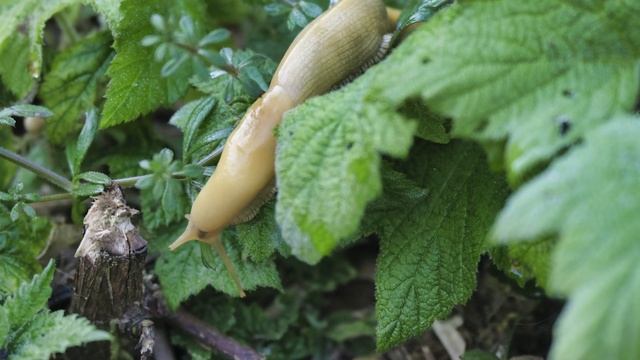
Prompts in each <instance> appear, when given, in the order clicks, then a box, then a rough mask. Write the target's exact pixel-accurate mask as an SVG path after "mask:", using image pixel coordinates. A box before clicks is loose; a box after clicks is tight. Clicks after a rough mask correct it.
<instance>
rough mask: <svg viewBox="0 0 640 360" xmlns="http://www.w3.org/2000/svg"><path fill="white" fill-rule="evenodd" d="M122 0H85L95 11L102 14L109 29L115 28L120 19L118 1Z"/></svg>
mask: <svg viewBox="0 0 640 360" xmlns="http://www.w3.org/2000/svg"><path fill="white" fill-rule="evenodd" d="M121 1H122V0H85V3H88V4H89V5H91V7H93V8H94V9H95V10H96V12H98V13H99V14H100V15H102V16H104V18H105V19H106V20H107V23H108V24H109V27H110V28H111V29H116V28H117V27H118V23H119V22H120V20H121V19H122V15H121V14H120V2H121Z"/></svg>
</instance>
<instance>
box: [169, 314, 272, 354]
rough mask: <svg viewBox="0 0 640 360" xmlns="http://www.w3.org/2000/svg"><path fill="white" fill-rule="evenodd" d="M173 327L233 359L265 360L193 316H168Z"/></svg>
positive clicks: (255, 352)
mask: <svg viewBox="0 0 640 360" xmlns="http://www.w3.org/2000/svg"><path fill="white" fill-rule="evenodd" d="M166 319H167V320H168V321H169V322H170V323H172V324H173V325H175V326H177V327H179V328H180V329H182V330H183V331H185V332H186V333H188V334H190V335H192V336H193V337H195V338H196V339H197V340H198V341H200V342H201V343H202V344H204V345H207V346H208V347H210V348H213V349H216V350H218V351H220V352H222V353H223V354H225V355H227V356H229V357H230V358H232V359H246V360H254V359H255V360H258V359H264V356H262V355H260V354H259V353H258V352H257V351H255V350H253V349H251V348H250V347H247V346H244V345H242V344H240V343H238V342H237V341H236V340H234V339H232V338H230V337H226V336H224V335H222V334H221V333H219V332H218V331H217V330H216V329H214V328H212V327H211V326H209V325H208V324H206V323H204V322H203V321H201V320H200V319H197V318H196V317H194V316H193V315H191V314H189V313H187V312H185V311H182V310H178V311H177V312H175V313H173V314H169V315H167V316H166Z"/></svg>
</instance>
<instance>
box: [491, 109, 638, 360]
mask: <svg viewBox="0 0 640 360" xmlns="http://www.w3.org/2000/svg"><path fill="white" fill-rule="evenodd" d="M638 136H640V118H638V117H637V116H636V117H630V118H618V119H614V120H611V121H610V122H609V123H608V124H606V125H603V126H601V127H599V128H598V129H596V130H594V131H593V132H591V133H588V134H587V136H586V137H585V141H584V143H583V144H582V145H580V146H577V147H575V148H574V149H572V150H571V151H570V152H569V153H567V154H566V155H565V156H563V157H562V158H560V159H558V160H556V161H555V162H554V163H553V164H552V166H551V167H550V168H549V169H547V170H546V171H545V172H544V173H542V174H541V175H540V176H538V177H537V178H535V179H534V180H532V181H530V182H529V183H528V184H526V185H525V186H523V187H522V189H520V190H519V191H518V192H517V193H516V194H515V195H514V196H513V197H512V198H511V199H510V200H509V202H508V204H507V207H506V208H505V209H504V210H503V211H502V213H501V214H500V217H499V218H498V220H497V222H496V224H495V227H494V236H495V238H496V239H497V240H499V241H500V242H507V241H509V242H511V241H520V240H527V239H530V240H535V239H538V238H541V237H547V236H557V237H558V240H559V241H558V244H557V245H556V248H555V251H554V254H553V258H552V269H551V276H550V280H549V288H550V289H551V291H553V292H554V293H555V294H559V295H565V296H569V302H568V304H567V306H566V308H565V310H564V312H563V313H562V316H561V317H560V320H559V322H558V323H557V324H556V329H555V331H554V335H555V341H554V344H553V347H552V350H551V357H552V358H554V359H604V358H611V359H621V360H625V359H637V358H638V357H640V343H638V341H637V334H638V333H640V323H638V322H637V321H635V316H634V315H633V314H636V313H638V312H640V268H639V267H638V257H639V256H640V241H639V239H638V234H640V222H638V221H637V219H636V218H637V214H638V212H639V211H640V167H639V166H637V165H638V164H640V143H639V142H638ZM523 224H526V226H522V225H523ZM585 339H597V341H585Z"/></svg>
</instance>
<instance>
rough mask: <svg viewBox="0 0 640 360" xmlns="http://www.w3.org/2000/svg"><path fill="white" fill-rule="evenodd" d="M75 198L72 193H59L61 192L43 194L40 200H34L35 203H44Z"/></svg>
mask: <svg viewBox="0 0 640 360" xmlns="http://www.w3.org/2000/svg"><path fill="white" fill-rule="evenodd" d="M71 199H73V194H72V193H59V194H51V195H42V196H40V198H39V199H38V201H34V202H33V204H37V203H44V202H50V201H59V200H71Z"/></svg>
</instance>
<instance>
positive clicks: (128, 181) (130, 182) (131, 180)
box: [112, 174, 153, 188]
mask: <svg viewBox="0 0 640 360" xmlns="http://www.w3.org/2000/svg"><path fill="white" fill-rule="evenodd" d="M150 176H153V175H152V174H147V175H140V176H131V177H127V178H122V179H113V181H112V183H114V184H116V185H119V186H120V187H123V188H128V187H133V186H135V185H136V183H137V182H138V180H141V179H145V178H148V177H150Z"/></svg>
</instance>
